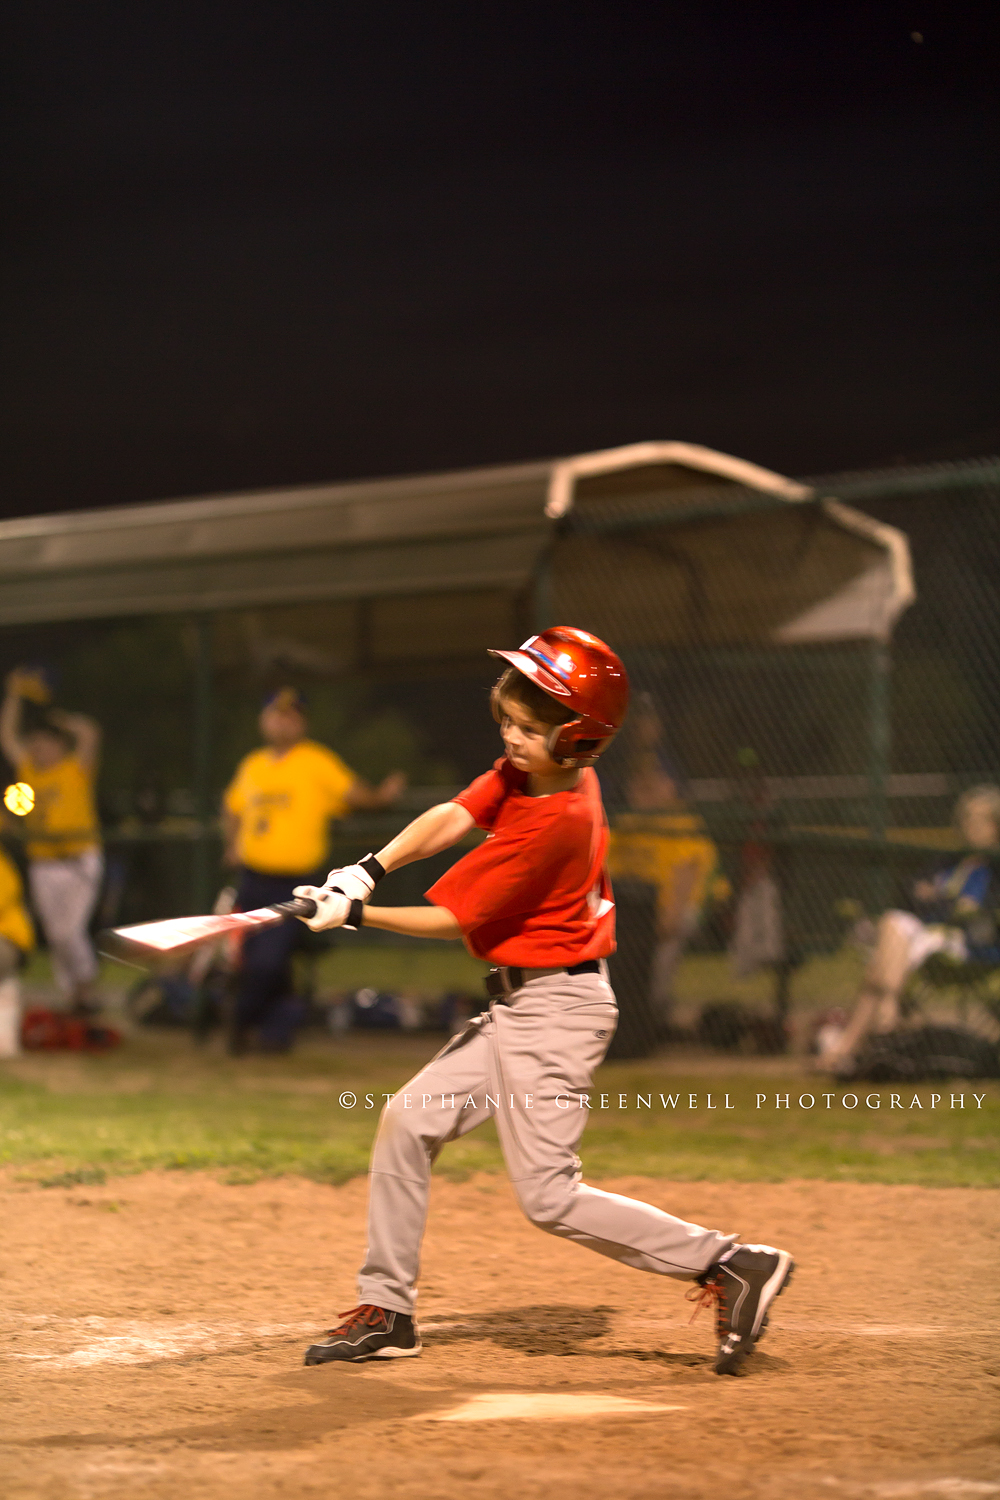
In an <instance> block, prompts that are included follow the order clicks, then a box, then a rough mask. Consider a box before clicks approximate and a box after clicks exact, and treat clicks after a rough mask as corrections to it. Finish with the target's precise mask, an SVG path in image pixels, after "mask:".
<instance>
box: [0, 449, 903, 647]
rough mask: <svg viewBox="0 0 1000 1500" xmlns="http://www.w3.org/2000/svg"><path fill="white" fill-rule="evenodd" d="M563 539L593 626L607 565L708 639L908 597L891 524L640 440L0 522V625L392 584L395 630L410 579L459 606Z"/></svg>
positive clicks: (716, 457) (771, 634) (348, 595)
mask: <svg viewBox="0 0 1000 1500" xmlns="http://www.w3.org/2000/svg"><path fill="white" fill-rule="evenodd" d="M666 533H669V544H668V545H665V543H664V535H665V534H666ZM622 537H627V538H628V540H627V541H626V542H622V540H621V539H622ZM574 547H575V548H576V549H577V552H578V554H579V557H580V559H582V563H581V567H582V575H588V576H592V577H593V580H594V581H593V584H592V585H591V588H592V592H593V593H594V600H593V609H592V610H591V611H590V613H589V614H588V617H587V620H586V622H585V623H587V624H591V623H593V628H595V629H597V628H599V624H598V622H599V619H600V618H601V615H602V610H601V608H600V604H601V600H600V579H601V577H602V576H603V579H604V580H605V583H606V584H607V585H608V586H611V584H612V582H613V583H614V587H615V588H616V589H617V592H618V593H619V594H621V595H622V600H621V602H622V605H623V607H625V606H626V605H627V603H628V600H629V598H631V599H632V600H633V601H635V600H638V599H640V598H641V597H645V596H646V594H648V591H649V590H650V589H652V590H653V591H654V592H655V591H656V590H660V591H661V592H662V590H663V589H664V588H676V587H681V586H683V588H685V589H686V590H687V591H688V593H690V594H691V596H692V597H695V596H697V610H696V611H695V612H694V613H695V614H697V615H698V617H699V620H700V621H701V623H698V622H697V621H696V620H695V618H694V614H692V611H691V610H690V609H688V610H682V611H680V612H679V613H678V612H676V611H671V612H670V618H671V619H674V620H676V621H677V622H678V623H676V624H675V625H672V626H671V627H670V630H671V633H672V634H674V635H676V639H675V640H671V641H670V642H669V644H677V645H681V644H684V643H685V641H686V640H687V639H689V638H691V639H695V638H697V639H698V640H699V641H700V640H701V639H702V638H703V634H704V620H705V619H707V618H712V619H713V620H714V621H715V624H714V626H713V627H712V631H711V636H712V638H713V639H715V640H748V639H756V640H770V641H774V642H780V641H784V642H796V641H813V640H816V641H818V640H833V639H851V638H855V639H857V638H873V639H886V638H887V637H888V635H889V633H890V631H891V628H892V625H893V623H894V621H895V619H896V618H897V616H898V615H899V613H900V612H901V610H902V609H904V608H905V607H906V605H907V604H908V603H910V602H911V600H912V598H913V588H912V581H911V577H910V566H909V553H908V549H907V545H906V540H905V537H904V536H903V535H902V533H901V532H899V531H896V530H895V529H894V528H892V527H888V526H883V525H880V524H878V523H876V522H874V521H872V520H871V519H869V518H868V517H866V516H864V515H862V514H861V513H860V512H858V511H855V510H852V509H850V508H849V507H847V506H845V505H843V504H841V503H840V502H838V501H836V500H834V499H830V498H821V497H819V496H818V495H817V494H816V493H815V491H813V490H812V489H810V488H809V487H807V486H805V485H802V484H799V483H796V482H795V481H793V480H790V479H786V478H784V477H783V476H781V475H778V474H774V473H772V472H770V471H769V470H765V469H761V468H759V467H758V466H757V465H755V464H751V463H748V462H746V461H745V460H742V459H738V458H733V457H732V456H730V455H727V454H722V453H716V452H714V451H713V450H711V449H707V448H702V447H698V446H696V445H693V444H687V443H679V442H650V443H639V444H633V445H631V446H629V447H626V448H617V449H610V450H605V451H602V452H598V453H586V454H579V455H576V456H574V457H570V458H563V459H558V460H547V461H544V462H537V463H529V464H516V465H504V466H500V467H494V468H484V469H469V470H463V471H460V472H453V473H444V474H431V475H420V476H417V477H411V478H401V479H384V480H370V481H363V482H356V483H350V484H336V485H308V486H299V487H296V488H293V489H274V490H261V491H253V492H250V493H246V494H237V495H217V496H208V497H205V498H201V499H187V500H170V501H163V502H158V503H151V504H145V505H137V506H131V507H123V508H115V509H107V510H92V511H81V512H74V513H69V514H63V515H50V516H32V517H26V518H24V519H20V520H12V521H4V522H0V624H6V625H21V624H29V623H36V622H43V621H56V620H76V619H88V618H105V619H107V618H114V617H121V616H128V615H152V614H168V613H180V612H184V613H188V612H192V611H198V612H202V611H217V610H232V609H243V610H246V609H259V608H262V607H265V606H281V605H290V604H300V603H319V602H324V601H325V602H327V603H330V604H332V603H334V602H336V601H341V602H343V603H344V604H347V603H348V602H349V601H353V600H364V599H367V600H383V601H386V605H387V608H388V609H389V614H390V615H391V609H392V601H398V610H397V613H398V616H399V629H400V631H402V632H403V633H404V634H405V632H406V630H407V628H408V626H407V622H408V621H412V619H413V616H414V614H415V613H416V611H414V610H413V608H412V600H413V597H414V596H415V595H422V596H424V602H423V605H422V608H421V611H420V613H422V614H423V613H427V614H428V616H431V615H434V613H435V611H436V612H437V613H438V614H440V613H441V612H442V610H443V611H444V614H445V615H447V613H448V607H447V599H448V596H450V595H454V596H456V599H457V598H458V597H459V596H461V597H462V599H463V600H464V601H465V603H464V605H463V608H464V609H465V610H466V611H468V609H469V601H470V598H475V597H482V598H483V599H484V600H486V599H488V598H490V597H496V596H497V594H498V592H499V593H505V594H515V593H518V592H522V593H523V592H524V591H525V590H528V589H530V588H532V587H533V586H534V585H535V584H536V583H537V580H538V578H539V574H540V570H541V568H542V565H543V562H544V561H545V560H547V559H549V558H550V557H551V555H552V553H553V549H554V548H555V551H556V552H557V554H558V553H560V552H561V553H562V554H563V558H562V561H561V562H560V564H559V568H558V574H559V576H560V577H564V576H568V575H567V568H568V569H569V570H570V573H573V571H574V556H573V548H574ZM567 549H568V550H567ZM602 559H603V566H598V567H597V568H596V571H595V567H594V564H595V562H596V563H597V564H599V565H600V564H601V560H602ZM611 574H613V575H614V579H613V580H612V578H611ZM582 575H581V576H582ZM630 579H631V580H633V582H631V583H630V582H629V580H630ZM635 579H641V584H642V586H641V589H639V591H638V593H637V592H636V588H635V585H634V580H635ZM431 596H433V598H434V603H432V601H431ZM576 597H578V598H580V596H579V594H577V596H576ZM406 601H410V602H409V603H406ZM553 602H554V603H558V592H557V594H556V596H555V598H554V600H553ZM581 604H585V598H581ZM635 607H638V606H635ZM635 607H634V608H633V613H635ZM604 612H606V611H604ZM583 613H585V614H587V608H584V609H583ZM640 613H642V611H641V610H640ZM575 615H576V616H577V617H581V616H580V608H579V607H578V608H577V609H576V611H575ZM591 616H593V622H592V619H591ZM643 617H644V618H645V615H643ZM581 619H582V617H581ZM642 630H643V625H642V623H641V620H637V621H636V622H635V624H634V626H633V627H632V628H631V631H630V634H631V635H636V636H637V638H641V636H642ZM692 632H693V635H692ZM611 633H612V634H614V635H615V638H616V639H620V638H621V635H620V631H619V632H618V633H615V632H611Z"/></svg>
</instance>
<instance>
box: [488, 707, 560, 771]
mask: <svg viewBox="0 0 1000 1500" xmlns="http://www.w3.org/2000/svg"><path fill="white" fill-rule="evenodd" d="M500 713H501V719H500V734H501V736H502V737H503V745H504V749H505V750H506V752H507V759H508V760H509V761H510V763H511V765H513V766H516V767H517V769H518V770H519V771H527V773H528V775H529V776H531V775H534V776H551V775H552V774H553V772H555V771H561V770H563V767H562V766H561V765H560V764H559V762H558V761H557V760H553V759H552V756H551V755H550V754H549V750H548V743H547V742H548V738H549V736H550V734H551V733H552V730H553V725H551V724H543V723H542V721H541V720H540V719H535V718H532V716H531V714H530V713H529V712H528V710H527V709H526V708H522V706H521V704H520V703H514V702H513V701H512V700H511V699H509V698H501V700H500Z"/></svg>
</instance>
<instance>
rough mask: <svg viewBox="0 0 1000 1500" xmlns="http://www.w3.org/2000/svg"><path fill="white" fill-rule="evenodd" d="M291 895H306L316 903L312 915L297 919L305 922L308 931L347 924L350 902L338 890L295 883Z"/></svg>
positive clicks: (325, 930)
mask: <svg viewBox="0 0 1000 1500" xmlns="http://www.w3.org/2000/svg"><path fill="white" fill-rule="evenodd" d="M292 895H293V896H308V897H309V899H310V901H315V903H316V915H315V916H314V917H299V919H298V920H299V921H300V922H304V923H305V924H306V926H307V927H308V928H309V930H310V932H328V931H330V929H331V928H334V927H344V926H346V925H348V923H349V918H350V915H351V904H352V903H351V902H350V901H349V900H348V898H347V897H346V896H344V895H341V894H340V893H339V892H337V891H330V890H327V888H326V886H318V885H297V886H296V887H295V889H294V891H293V892H292Z"/></svg>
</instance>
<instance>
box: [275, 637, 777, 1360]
mask: <svg viewBox="0 0 1000 1500" xmlns="http://www.w3.org/2000/svg"><path fill="white" fill-rule="evenodd" d="M491 654H492V655H494V656H499V657H503V658H505V660H506V661H507V662H508V663H509V665H508V666H507V668H506V669H505V671H504V672H503V674H502V676H501V677H500V680H499V681H498V682H497V684H496V686H495V688H494V689H493V699H492V702H493V713H494V716H495V717H496V718H497V720H498V721H499V723H500V732H501V735H502V737H503V742H504V750H505V756H504V758H503V759H502V760H498V761H497V762H496V764H495V766H494V767H493V769H492V770H491V771H487V772H486V774H485V775H484V776H480V777H478V778H477V780H475V781H474V782H473V783H472V785H471V786H469V787H467V788H466V790H465V791H464V792H462V793H460V795H459V796H458V797H456V798H455V800H454V801H452V802H445V803H442V804H441V805H440V806H439V807H434V808H431V809H430V810H429V811H428V812H426V813H423V814H422V815H421V816H420V817H419V818H416V819H415V820H414V822H412V823H410V824H409V826H408V827H407V828H404V830H403V831H402V833H400V834H399V835H398V836H397V837H396V838H394V839H393V840H391V842H390V843H388V844H387V845H386V846H385V848H384V849H382V850H380V852H379V853H378V855H377V856H372V855H369V856H368V857H367V858H366V859H364V860H362V861H361V863H360V865H351V866H349V867H348V868H346V869H342V870H334V871H331V873H330V875H329V876H328V877H327V883H326V885H325V886H324V887H322V888H318V887H314V886H300V887H298V889H297V890H296V895H300V896H311V897H312V898H313V900H315V901H316V902H317V903H318V908H319V909H318V911H317V913H316V915H315V917H313V918H312V919H310V922H309V925H310V926H311V927H313V928H314V929H323V928H328V927H338V926H347V927H353V928H357V927H359V926H360V925H361V924H362V921H363V923H364V925H365V926H366V927H378V928H381V929H382V930H383V931H386V932H399V933H407V934H410V935H416V936H424V937H437V938H442V937H445V938H448V937H450V938H463V939H464V941H465V943H466V946H467V947H468V948H469V950H470V952H472V953H473V954H474V955H475V956H476V957H477V958H482V959H487V960H489V961H491V962H492V963H493V964H494V965H495V966H496V967H494V968H493V969H492V970H491V971H490V974H489V976H488V978H487V989H488V991H489V993H490V995H491V996H492V997H493V999H492V1004H491V1005H490V1008H489V1011H488V1012H487V1013H486V1014H484V1015H481V1016H477V1017H475V1018H474V1019H473V1020H472V1021H470V1022H469V1024H468V1025H467V1026H466V1027H465V1029H464V1031H462V1032H461V1033H460V1034H459V1035H457V1036H455V1037H454V1038H452V1040H451V1041H450V1042H449V1043H448V1045H447V1046H446V1047H445V1048H444V1049H443V1050H442V1051H441V1052H439V1053H438V1055H437V1056H436V1057H435V1058H434V1059H433V1060H432V1061H431V1062H429V1063H428V1064H427V1066H426V1067H425V1068H423V1069H422V1070H421V1071H420V1072H419V1073H418V1074H417V1076H416V1077H415V1078H413V1079H412V1080H411V1081H410V1082H409V1083H408V1084H407V1085H406V1086H405V1088H404V1089H403V1090H402V1092H401V1093H400V1094H397V1095H396V1096H395V1097H394V1098H393V1099H392V1100H391V1101H390V1102H389V1104H388V1105H387V1107H386V1109H385V1110H384V1111H383V1114H382V1119H381V1122H380V1125H379V1131H378V1137H377V1139H376V1142H375V1147H374V1151H373V1155H372V1163H371V1185H370V1202H369V1228H368V1254H367V1258H366V1260H365V1264H364V1265H363V1267H362V1268H361V1273H360V1276H359V1281H358V1286H359V1301H360V1305H359V1306H358V1307H356V1308H354V1309H353V1311H352V1312H350V1313H349V1314H347V1315H346V1316H345V1321H344V1322H343V1323H341V1324H340V1325H339V1327H337V1328H334V1329H332V1330H331V1331H330V1334H329V1336H328V1338H327V1340H326V1341H325V1342H323V1343H318V1344H313V1345H312V1347H311V1348H309V1349H308V1350H307V1351H306V1358H305V1362H306V1364H307V1365H318V1364H325V1363H327V1362H328V1361H350V1362H354V1361H361V1360H369V1359H393V1358H400V1357H405V1356H407V1355H415V1354H419V1352H420V1340H419V1337H418V1333H417V1328H416V1323H415V1321H414V1308H415V1303H416V1295H417V1294H416V1282H417V1274H418V1270H419V1264H420V1245H421V1240H422V1237H423V1232H424V1223H425V1220H426V1216H427V1201H428V1194H429V1189H430V1173H431V1165H432V1163H433V1161H434V1158H435V1157H436V1156H437V1153H438V1151H439V1150H440V1149H441V1147H442V1146H443V1145H444V1143H445V1142H446V1141H449V1140H454V1139H455V1138H456V1137H458V1136H460V1135H464V1134H465V1133H466V1132H467V1131H469V1130H473V1129H474V1128H475V1127H476V1126H477V1125H480V1124H482V1122H483V1121H484V1120H486V1119H489V1118H492V1119H494V1120H495V1121H496V1125H497V1131H498V1134H499V1137H500V1143H501V1146H502V1148H503V1153H504V1159H505V1161H506V1164H507V1169H508V1171H509V1173H510V1177H511V1181H512V1183H513V1186H514V1190H515V1192H516V1193H517V1197H518V1201H519V1202H520V1205H521V1208H522V1209H523V1210H524V1213H525V1214H526V1215H527V1217H528V1218H529V1219H530V1220H531V1222H532V1223H533V1224H536V1225H537V1226H538V1227H539V1228H540V1229H544V1230H546V1231H547V1232H548V1233H549V1234H555V1235H559V1236H560V1237H561V1238H563V1239H568V1240H574V1241H575V1242H576V1243H577V1244H579V1245H585V1246H587V1247H588V1248H589V1249H591V1250H596V1251H597V1252H598V1253H599V1254H601V1255H606V1256H608V1257H609V1258H610V1259H612V1260H617V1261H620V1262H621V1263H622V1264H623V1265H627V1266H634V1267H635V1268H636V1269H637V1270H640V1271H653V1272H655V1273H656V1274H658V1275H661V1276H672V1277H675V1278H677V1279H678V1280H681V1281H693V1282H697V1283H698V1285H699V1287H700V1291H698V1292H696V1293H695V1296H696V1298H697V1300H699V1302H701V1301H705V1302H714V1303H715V1306H716V1327H717V1334H718V1340H719V1348H718V1355H717V1358H716V1363H715V1368H716V1370H717V1371H718V1373H719V1374H726V1375H731V1374H735V1373H736V1371H737V1370H738V1369H739V1367H740V1366H741V1365H742V1363H743V1361H744V1360H745V1359H746V1357H747V1355H748V1354H750V1353H751V1352H752V1350H753V1347H754V1345H755V1343H756V1341H757V1339H758V1338H759V1337H760V1336H761V1334H762V1333H763V1331H764V1327H765V1325H766V1323H767V1312H768V1308H769V1306H770V1304H771V1303H772V1301H773V1300H774V1298H775V1297H776V1296H778V1294H779V1293H780V1292H781V1290H782V1289H783V1287H784V1286H785V1285H786V1283H787V1282H788V1279H789V1277H790V1276H791V1273H792V1267H793V1262H792V1258H791V1256H790V1255H788V1254H787V1253H786V1252H785V1251H783V1250H774V1249H772V1248H770V1247H769V1246H766V1245H737V1244H735V1239H736V1236H735V1235H728V1234H720V1233H719V1232H718V1231H717V1230H714V1229H701V1228H699V1227H698V1226H697V1225H696V1224H687V1223H685V1222H684V1221H683V1220H682V1219H675V1218H673V1217H672V1216H671V1215H670V1214H666V1213H663V1212H662V1211H661V1210H660V1209H658V1208H653V1207H651V1206H650V1205H649V1204H648V1203H640V1202H637V1201H636V1200H634V1199H631V1198H623V1197H621V1196H620V1195H619V1194H617V1193H604V1192H601V1191H600V1190H599V1189H597V1188H593V1187H588V1186H587V1185H586V1184H585V1183H584V1182H582V1181H581V1175H580V1160H579V1157H578V1156H577V1154H576V1152H577V1146H578V1145H579V1142H580V1136H581V1134H582V1132H583V1126H584V1122H585V1120H586V1110H585V1109H580V1108H579V1107H578V1096H579V1095H580V1094H586V1093H587V1092H588V1091H589V1089H590V1086H591V1079H592V1076H593V1073H594V1070H595V1068H596V1067H597V1066H598V1064H599V1063H600V1062H601V1061H602V1059H603V1057H604V1054H605V1052H606V1051H607V1048H608V1043H609V1041H610V1038H611V1036H612V1035H613V1033H614V1029H615V1022H616V1019H617V1010H616V1007H615V998H614V994H613V993H612V990H611V987H610V985H609V984H608V979H607V965H606V962H605V960H606V959H607V957H608V955H609V954H610V953H612V952H613V951H614V946H615V940H614V904H613V901H612V893H611V886H610V883H609V881H608V878H607V874H606V871H605V867H604V862H605V854H606V851H607V843H608V833H607V825H606V822H605V817H604V809H603V806H602V803H601V793H600V787H599V785H598V781H597V775H596V773H595V771H594V770H593V769H592V767H593V763H594V761H595V760H596V759H597V758H598V756H599V755H600V754H601V752H602V751H603V750H604V749H605V748H606V747H607V746H608V744H610V742H611V740H612V738H613V737H614V734H615V732H616V731H617V730H618V728H619V727H620V726H621V723H622V721H623V719H624V717H625V711H626V708H627V704H628V681H627V678H626V675H625V669H624V667H623V666H622V663H621V662H620V661H619V659H618V657H617V656H615V654H614V652H612V651H611V650H609V648H608V647H607V646H606V645H605V644H604V643H603V641H599V640H598V639H597V638H596V636H592V635H588V634H587V632H586V631H583V630H576V629H573V628H571V627H568V626H559V627H556V628H555V629H552V630H546V631H543V632H542V633H541V634H540V635H536V636H533V637H532V638H531V639H530V640H528V641H526V642H525V643H524V645H523V646H522V647H521V648H520V650H518V651H495V652H492V653H491ZM473 827H478V828H481V829H485V830H486V832H487V834H488V837H487V839H486V841H485V842H484V843H482V844H480V845H479V846H478V848H476V849H474V850H472V852H471V853H469V854H467V855H465V857H464V858H463V859H460V860H459V861H458V862H457V864H455V865H453V866H452V867H451V869H450V870H449V871H448V872H447V874H446V875H444V876H443V878H442V879H441V880H439V881H438V882H437V884H436V885H434V886H432V888H431V889H430V890H429V891H428V892H427V898H428V900H429V901H430V902H431V903H432V904H431V905H430V906H427V907H372V906H366V905H365V902H367V900H368V897H369V896H370V895H371V893H372V891H373V890H374V887H375V884H376V882H377V881H378V880H379V879H381V877H382V875H383V874H385V873H386V872H388V871H390V870H396V869H399V868H400V866H402V865H405V864H409V863H410V862H411V861H412V860H416V859H422V858H425V857H426V856H428V855H431V854H436V853H438V852H439V851H440V850H442V849H446V848H448V847H449V846H450V845H452V844H455V843H457V842H458V840H459V839H461V838H462V837H463V836H464V835H465V834H467V833H468V832H469V831H470V829H472V828H473ZM567 1106H569V1107H567Z"/></svg>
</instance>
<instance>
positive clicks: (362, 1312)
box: [305, 1303, 420, 1365]
mask: <svg viewBox="0 0 1000 1500" xmlns="http://www.w3.org/2000/svg"><path fill="white" fill-rule="evenodd" d="M419 1353H420V1338H419V1336H418V1334H417V1326H416V1324H415V1323H414V1321H413V1319H412V1318H411V1317H410V1315H409V1314H408V1313H401V1312H392V1311H391V1310H389V1309H387V1308H384V1307H372V1306H371V1305H370V1304H368V1303H362V1305H361V1306H360V1307H354V1308H352V1309H351V1311H350V1312H349V1313H345V1314H344V1321H343V1323H339V1324H338V1325H337V1327H336V1328H331V1329H330V1331H329V1335H328V1337H327V1339H326V1341H325V1342H324V1343H322V1344H310V1346H309V1348H308V1349H307V1350H306V1358H305V1363H306V1364H307V1365H326V1364H334V1363H338V1364H361V1363H363V1362H364V1361H365V1360H369V1359H407V1358H410V1357H412V1356H413V1355H415V1354H419Z"/></svg>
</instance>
